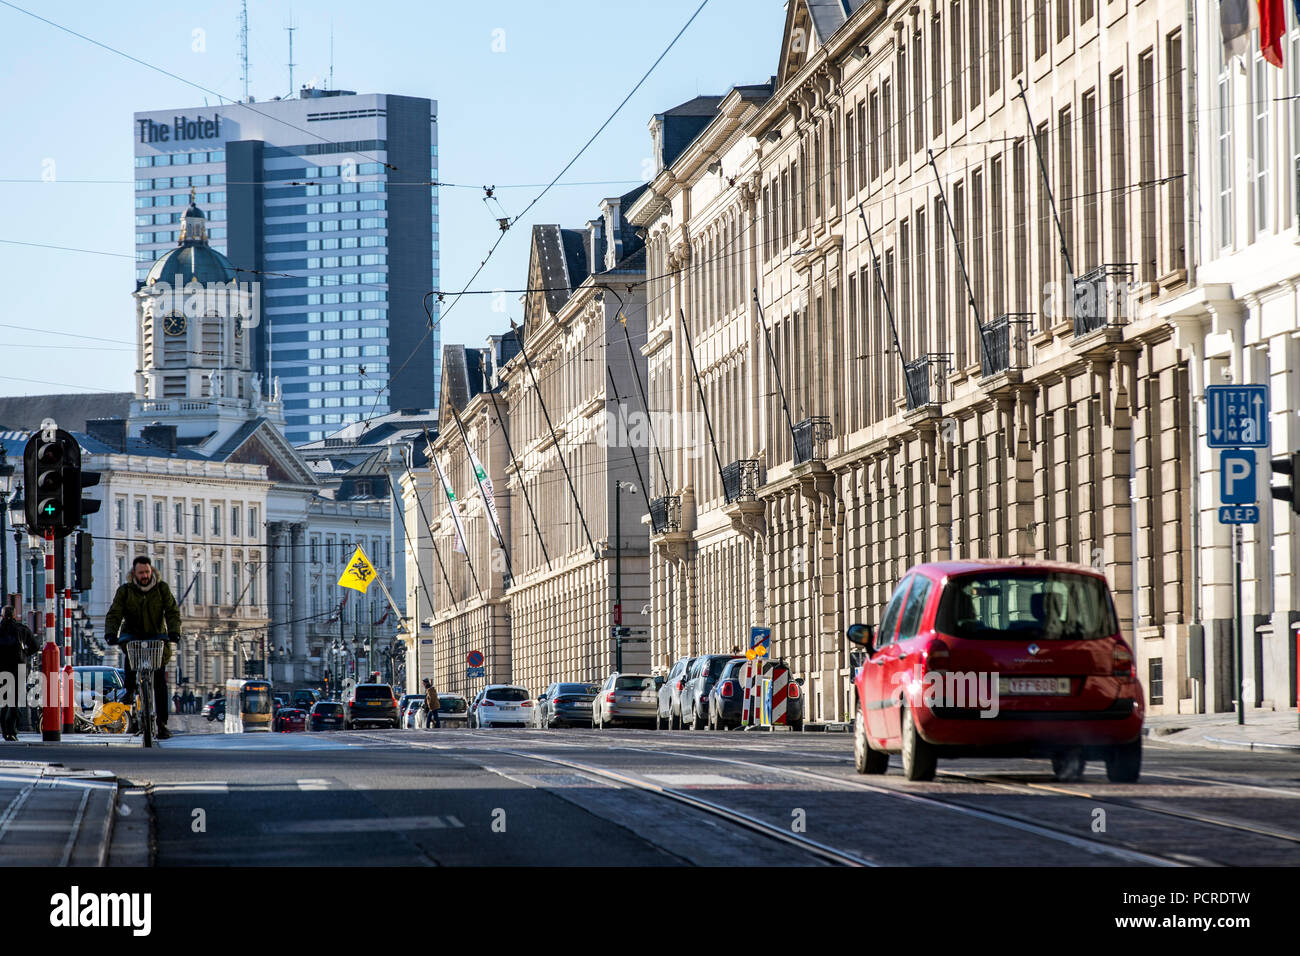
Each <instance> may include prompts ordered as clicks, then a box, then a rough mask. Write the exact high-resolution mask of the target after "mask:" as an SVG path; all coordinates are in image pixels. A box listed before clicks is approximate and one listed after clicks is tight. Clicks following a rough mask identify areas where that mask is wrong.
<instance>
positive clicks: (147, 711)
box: [136, 671, 154, 747]
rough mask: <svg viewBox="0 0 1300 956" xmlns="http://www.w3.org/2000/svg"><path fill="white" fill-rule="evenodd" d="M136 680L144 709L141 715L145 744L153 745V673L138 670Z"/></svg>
mask: <svg viewBox="0 0 1300 956" xmlns="http://www.w3.org/2000/svg"><path fill="white" fill-rule="evenodd" d="M136 682H137V683H138V684H139V687H140V704H141V709H142V710H143V711H144V713H143V714H141V715H140V723H141V726H142V729H143V731H144V745H145V746H146V747H152V746H153V743H154V727H153V674H149V673H146V672H144V671H137V672H136Z"/></svg>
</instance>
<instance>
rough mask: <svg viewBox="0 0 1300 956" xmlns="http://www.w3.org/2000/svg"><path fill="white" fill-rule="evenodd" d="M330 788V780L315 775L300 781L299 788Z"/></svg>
mask: <svg viewBox="0 0 1300 956" xmlns="http://www.w3.org/2000/svg"><path fill="white" fill-rule="evenodd" d="M329 788H330V782H329V781H328V780H325V779H323V778H321V777H314V778H309V779H307V780H299V781H298V789H299V790H328V789H329Z"/></svg>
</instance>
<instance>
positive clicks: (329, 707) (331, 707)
mask: <svg viewBox="0 0 1300 956" xmlns="http://www.w3.org/2000/svg"><path fill="white" fill-rule="evenodd" d="M312 710H313V712H314V713H317V714H337V713H340V712H341V711H342V710H343V705H342V704H317V705H316V706H315V707H314V708H312Z"/></svg>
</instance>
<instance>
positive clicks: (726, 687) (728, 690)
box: [718, 681, 734, 697]
mask: <svg viewBox="0 0 1300 956" xmlns="http://www.w3.org/2000/svg"><path fill="white" fill-rule="evenodd" d="M733 686H734V685H733V684H732V682H731V681H727V682H726V683H724V684H723V685H722V689H721V690H720V691H718V693H719V694H721V695H722V696H723V697H730V696H732V693H733V691H732V688H733Z"/></svg>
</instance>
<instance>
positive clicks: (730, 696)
mask: <svg viewBox="0 0 1300 956" xmlns="http://www.w3.org/2000/svg"><path fill="white" fill-rule="evenodd" d="M747 663H748V662H747V661H746V660H745V659H744V658H743V657H737V658H732V659H731V660H729V661H727V663H726V664H725V665H723V668H722V673H721V674H719V675H718V680H717V682H716V683H714V685H713V688H712V690H710V691H709V711H708V713H709V718H708V726H709V729H710V730H728V729H730V728H732V727H739V726H740V725H741V724H742V723H743V721H744V716H745V665H746V664H747ZM763 668H764V674H763V676H764V677H766V678H768V679H770V678H771V675H772V674H773V673H774V672H775V670H776V669H777V668H782V669H784V670H785V671H786V673H787V674H789V672H790V665H788V664H786V663H785V661H771V662H764V664H763ZM754 691H755V693H756V694H759V695H761V694H762V684H761V683H759V682H758V681H756V682H755V686H754ZM758 703H759V699H758V698H756V699H755V701H754V704H755V706H757V705H758ZM785 726H787V727H789V728H790V729H791V730H803V692H802V690H801V689H800V684H799V681H797V680H795V679H794V677H793V676H792V675H791V676H790V678H789V680H788V681H787V683H786V692H785Z"/></svg>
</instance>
